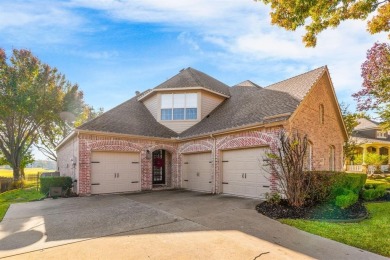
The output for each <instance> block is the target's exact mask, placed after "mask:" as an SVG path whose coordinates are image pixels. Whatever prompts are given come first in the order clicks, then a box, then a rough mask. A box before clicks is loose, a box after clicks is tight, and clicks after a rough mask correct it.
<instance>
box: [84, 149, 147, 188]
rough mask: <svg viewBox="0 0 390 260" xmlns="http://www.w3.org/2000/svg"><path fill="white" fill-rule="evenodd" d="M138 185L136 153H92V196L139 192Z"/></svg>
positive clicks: (138, 169)
mask: <svg viewBox="0 0 390 260" xmlns="http://www.w3.org/2000/svg"><path fill="white" fill-rule="evenodd" d="M140 184H141V183H140V162H139V154H138V153H113V152H93V153H92V158H91V193H92V194H99V193H114V192H129V191H139V190H141V185H140Z"/></svg>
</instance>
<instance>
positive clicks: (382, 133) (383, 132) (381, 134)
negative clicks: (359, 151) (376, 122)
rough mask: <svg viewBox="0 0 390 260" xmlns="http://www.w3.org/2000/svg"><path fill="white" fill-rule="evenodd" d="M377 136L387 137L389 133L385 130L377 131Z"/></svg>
mask: <svg viewBox="0 0 390 260" xmlns="http://www.w3.org/2000/svg"><path fill="white" fill-rule="evenodd" d="M376 138H383V139H386V138H387V135H386V132H385V131H376Z"/></svg>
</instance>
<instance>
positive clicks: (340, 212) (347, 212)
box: [256, 200, 368, 222]
mask: <svg viewBox="0 0 390 260" xmlns="http://www.w3.org/2000/svg"><path fill="white" fill-rule="evenodd" d="M256 210H257V211H258V212H259V213H261V214H263V215H265V216H267V217H269V218H273V219H281V218H289V219H317V220H331V221H346V222H348V221H356V220H361V219H364V218H366V217H367V216H368V212H367V209H366V207H365V206H364V204H363V202H362V201H358V202H356V203H355V204H353V205H352V206H350V207H348V208H346V209H342V208H340V207H338V206H335V205H334V204H331V203H324V204H321V205H317V206H311V207H310V206H305V207H292V206H289V205H288V204H287V201H285V200H281V201H280V203H279V204H273V203H270V202H267V201H265V202H262V203H260V204H259V205H257V206H256Z"/></svg>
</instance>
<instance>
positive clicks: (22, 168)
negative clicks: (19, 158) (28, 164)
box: [20, 167, 26, 180]
mask: <svg viewBox="0 0 390 260" xmlns="http://www.w3.org/2000/svg"><path fill="white" fill-rule="evenodd" d="M20 177H21V178H22V180H25V179H26V174H24V167H20Z"/></svg>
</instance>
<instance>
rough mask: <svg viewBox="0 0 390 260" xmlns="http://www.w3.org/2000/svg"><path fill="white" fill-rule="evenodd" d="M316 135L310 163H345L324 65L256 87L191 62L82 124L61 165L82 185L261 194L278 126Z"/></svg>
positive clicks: (61, 149)
mask: <svg viewBox="0 0 390 260" xmlns="http://www.w3.org/2000/svg"><path fill="white" fill-rule="evenodd" d="M285 130H287V131H289V132H291V131H299V132H301V133H302V134H307V135H308V138H309V140H310V145H309V155H308V158H307V169H309V170H310V169H316V170H341V169H342V164H343V163H342V154H343V152H342V149H343V143H344V141H346V140H347V134H346V131H345V126H344V123H343V121H342V117H341V113H340V108H339V105H338V102H337V99H336V96H335V92H334V88H333V86H332V82H331V79H330V76H329V71H328V69H327V67H326V66H324V67H321V68H318V69H315V70H312V71H309V72H307V73H304V74H302V75H299V76H296V77H293V78H290V79H287V80H284V81H281V82H278V83H276V84H272V85H270V86H268V87H264V88H262V87H260V86H258V85H256V84H255V83H253V82H251V81H244V82H242V83H240V84H237V85H235V86H233V87H229V86H227V85H226V84H224V83H222V82H220V81H218V80H216V79H214V78H212V77H210V76H208V75H206V74H204V73H202V72H200V71H197V70H195V69H192V68H187V69H183V70H181V71H180V73H179V74H177V75H176V76H174V77H172V78H170V79H169V80H167V81H165V82H164V83H162V84H160V85H158V86H157V87H155V88H153V89H150V90H147V91H145V92H143V93H141V94H138V95H136V96H135V97H133V98H131V99H130V100H128V101H126V102H124V103H122V104H120V105H119V106H117V107H115V108H113V109H111V110H109V111H107V112H105V113H104V114H102V115H101V116H99V117H97V118H95V119H93V120H92V121H90V122H88V123H86V124H84V125H82V126H81V127H79V128H77V129H76V130H75V131H74V132H73V133H72V134H71V135H70V136H68V137H67V138H66V139H65V140H63V141H62V142H61V144H60V145H59V146H58V148H57V154H58V168H59V169H58V170H59V171H60V172H61V174H62V175H68V176H71V177H73V178H74V179H76V180H77V192H78V193H79V194H81V195H89V194H100V193H114V192H131V191H141V190H153V189H167V188H184V189H190V190H197V191H204V192H211V193H227V194H233V195H238V196H245V197H263V196H264V194H265V193H266V192H269V191H271V190H274V189H275V188H276V182H275V180H274V179H272V176H271V177H270V176H269V172H268V170H267V168H266V166H264V165H265V164H266V163H265V162H264V159H265V157H266V152H267V151H275V149H276V148H277V146H278V133H279V132H280V131H285Z"/></svg>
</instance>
